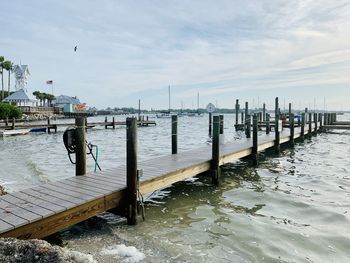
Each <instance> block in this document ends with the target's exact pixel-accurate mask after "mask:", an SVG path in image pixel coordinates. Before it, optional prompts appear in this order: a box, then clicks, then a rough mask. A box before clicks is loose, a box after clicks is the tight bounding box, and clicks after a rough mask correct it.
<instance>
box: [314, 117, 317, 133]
mask: <svg viewBox="0 0 350 263" xmlns="http://www.w3.org/2000/svg"><path fill="white" fill-rule="evenodd" d="M314 123H315V129H314V133H315V135H316V134H317V113H314Z"/></svg>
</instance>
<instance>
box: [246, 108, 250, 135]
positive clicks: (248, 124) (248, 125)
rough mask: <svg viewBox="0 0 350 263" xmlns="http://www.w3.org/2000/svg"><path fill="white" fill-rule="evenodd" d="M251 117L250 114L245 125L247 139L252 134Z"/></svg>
mask: <svg viewBox="0 0 350 263" xmlns="http://www.w3.org/2000/svg"><path fill="white" fill-rule="evenodd" d="M250 118H251V116H250V115H249V114H248V115H247V116H246V120H245V121H246V123H245V135H246V137H247V138H250V134H251V119H250Z"/></svg>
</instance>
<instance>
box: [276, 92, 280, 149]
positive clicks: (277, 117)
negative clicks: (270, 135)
mask: <svg viewBox="0 0 350 263" xmlns="http://www.w3.org/2000/svg"><path fill="white" fill-rule="evenodd" d="M279 116H280V115H279V105H278V97H276V98H275V151H276V152H277V153H279V151H280V132H279V127H278V126H279V119H280V117H279Z"/></svg>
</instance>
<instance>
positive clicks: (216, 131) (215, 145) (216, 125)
mask: <svg viewBox="0 0 350 263" xmlns="http://www.w3.org/2000/svg"><path fill="white" fill-rule="evenodd" d="M219 136H220V116H214V118H213V140H212V160H211V165H210V168H211V173H212V183H213V184H215V185H218V184H219V177H220V166H219V159H220V143H219Z"/></svg>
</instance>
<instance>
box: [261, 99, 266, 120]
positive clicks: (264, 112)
mask: <svg viewBox="0 0 350 263" xmlns="http://www.w3.org/2000/svg"><path fill="white" fill-rule="evenodd" d="M262 115H263V122H265V121H266V105H265V103H263V112H262Z"/></svg>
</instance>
